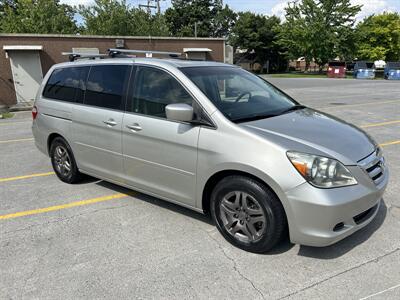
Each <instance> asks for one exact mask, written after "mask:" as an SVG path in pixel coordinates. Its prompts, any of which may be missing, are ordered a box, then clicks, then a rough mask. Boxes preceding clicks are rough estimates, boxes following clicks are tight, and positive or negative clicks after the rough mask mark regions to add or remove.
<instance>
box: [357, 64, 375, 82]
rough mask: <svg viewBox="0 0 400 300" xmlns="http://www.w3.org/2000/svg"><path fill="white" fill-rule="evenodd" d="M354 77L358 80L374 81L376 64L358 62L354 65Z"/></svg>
mask: <svg viewBox="0 0 400 300" xmlns="http://www.w3.org/2000/svg"><path fill="white" fill-rule="evenodd" d="M353 77H354V78H356V79H374V78H375V64H374V63H373V62H366V61H358V62H356V63H355V65H354V71H353Z"/></svg>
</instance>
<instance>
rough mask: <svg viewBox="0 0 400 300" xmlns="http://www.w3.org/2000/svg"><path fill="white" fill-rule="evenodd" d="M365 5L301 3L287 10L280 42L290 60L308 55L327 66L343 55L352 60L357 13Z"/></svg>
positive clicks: (336, 0)
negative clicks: (330, 61) (332, 60)
mask: <svg viewBox="0 0 400 300" xmlns="http://www.w3.org/2000/svg"><path fill="white" fill-rule="evenodd" d="M360 10H361V6H359V5H352V4H351V2H350V0H301V1H299V2H292V3H290V4H289V5H288V6H287V8H286V22H285V23H284V24H283V25H282V27H281V29H280V34H279V38H280V41H279V43H280V44H281V45H282V46H285V47H286V48H287V51H286V55H287V57H288V58H289V59H296V58H298V57H300V56H304V57H305V60H306V62H307V63H309V62H310V61H311V60H312V59H314V60H315V62H316V63H317V64H318V65H320V66H323V65H324V64H326V63H327V62H328V61H329V60H331V59H334V58H336V57H337V56H339V57H340V58H342V59H349V58H350V56H351V54H352V52H353V49H354V43H353V41H354V30H353V29H352V28H353V26H354V22H355V16H356V14H357V13H358V12H359V11H360Z"/></svg>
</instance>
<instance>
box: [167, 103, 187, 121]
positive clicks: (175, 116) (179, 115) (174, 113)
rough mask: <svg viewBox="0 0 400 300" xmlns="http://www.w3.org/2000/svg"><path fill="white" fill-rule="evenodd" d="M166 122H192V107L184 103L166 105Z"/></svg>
mask: <svg viewBox="0 0 400 300" xmlns="http://www.w3.org/2000/svg"><path fill="white" fill-rule="evenodd" d="M165 113H166V115H167V119H168V120H174V121H182V122H190V121H192V120H193V107H191V106H190V105H188V104H186V103H177V104H168V105H167V106H166V107H165Z"/></svg>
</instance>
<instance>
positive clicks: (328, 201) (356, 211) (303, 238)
mask: <svg viewBox="0 0 400 300" xmlns="http://www.w3.org/2000/svg"><path fill="white" fill-rule="evenodd" d="M349 169H350V168H349ZM350 171H351V172H352V174H353V175H354V176H355V178H356V179H357V181H358V184H357V185H354V186H348V187H342V188H333V189H318V188H315V187H313V186H311V185H310V184H309V183H307V182H305V183H303V184H301V185H299V186H297V187H295V188H294V189H291V190H289V191H287V192H286V197H287V200H288V202H287V203H288V207H286V209H287V210H289V211H288V212H287V214H288V222H289V234H290V240H291V242H292V243H296V244H302V245H308V246H317V247H323V246H328V245H331V244H334V243H336V242H338V241H340V240H342V239H344V238H345V237H347V236H349V235H351V234H352V233H354V232H355V231H357V230H359V229H361V228H362V227H364V226H366V225H367V224H369V223H370V222H371V221H372V220H373V219H374V217H375V216H376V214H377V213H378V211H379V206H380V203H381V199H382V196H383V193H384V191H385V188H386V186H387V183H388V180H389V172H388V170H387V169H386V170H385V173H384V175H383V176H384V178H383V180H382V181H381V182H380V183H379V185H375V183H374V182H373V181H372V180H371V179H370V178H369V177H368V176H366V174H365V173H364V171H363V170H362V169H361V168H360V167H356V166H355V167H351V170H350Z"/></svg>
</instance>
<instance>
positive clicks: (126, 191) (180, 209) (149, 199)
mask: <svg viewBox="0 0 400 300" xmlns="http://www.w3.org/2000/svg"><path fill="white" fill-rule="evenodd" d="M96 184H97V185H100V186H102V187H105V188H108V189H111V190H114V191H116V192H118V193H124V194H127V195H130V196H132V197H135V198H136V199H138V200H141V201H144V202H147V203H149V204H152V205H156V206H158V207H161V208H164V209H168V210H171V211H173V212H176V213H180V214H182V215H185V216H187V217H190V218H193V219H196V220H198V221H201V222H204V223H206V224H208V225H214V223H213V222H212V220H211V218H210V217H208V216H207V215H204V214H202V213H199V212H196V211H194V210H191V209H188V208H185V207H183V206H180V205H178V204H174V203H171V202H168V201H166V200H162V199H159V198H156V197H153V196H149V195H146V194H142V193H140V192H137V191H135V190H130V189H128V188H124V187H121V186H118V185H115V184H113V183H110V182H107V181H103V180H100V181H98V182H96Z"/></svg>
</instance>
